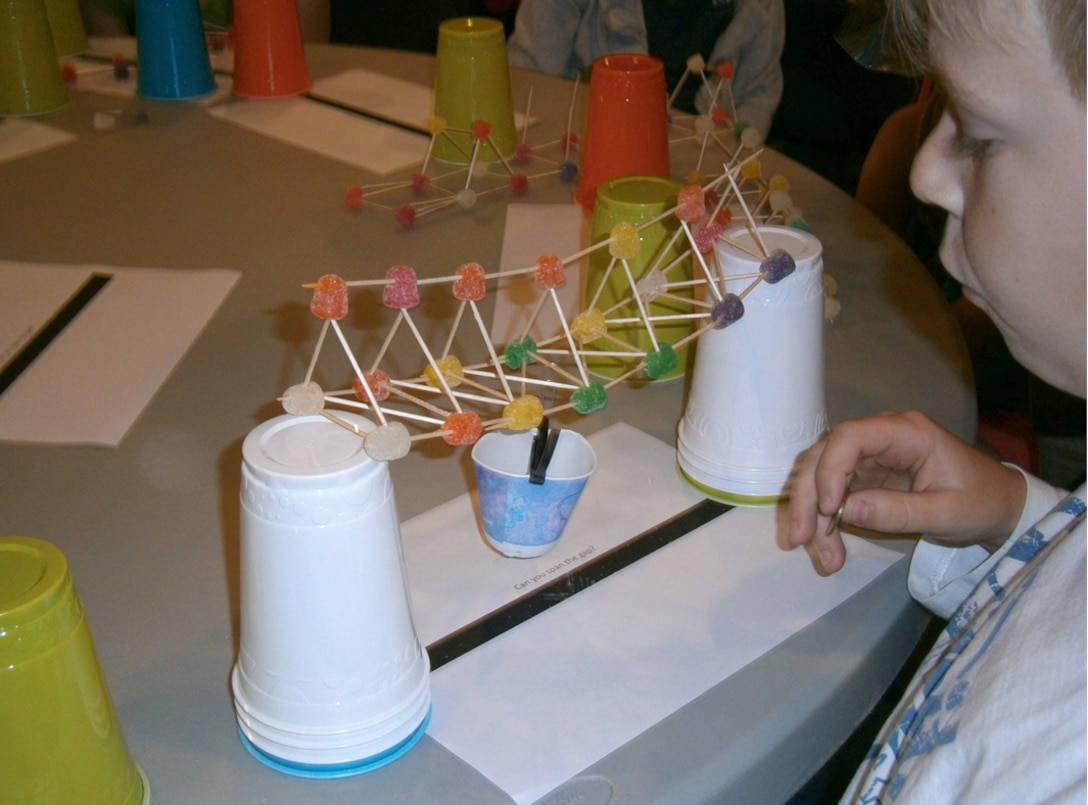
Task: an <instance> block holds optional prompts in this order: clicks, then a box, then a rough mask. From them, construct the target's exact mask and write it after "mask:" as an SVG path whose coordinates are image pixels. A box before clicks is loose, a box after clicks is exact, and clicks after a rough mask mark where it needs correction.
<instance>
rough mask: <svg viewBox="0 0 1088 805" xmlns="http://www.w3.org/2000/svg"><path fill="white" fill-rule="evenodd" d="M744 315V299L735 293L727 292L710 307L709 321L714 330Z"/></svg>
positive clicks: (723, 327) (724, 326) (720, 328)
mask: <svg viewBox="0 0 1088 805" xmlns="http://www.w3.org/2000/svg"><path fill="white" fill-rule="evenodd" d="M743 315H744V300H743V299H741V298H740V297H739V296H737V295H736V294H735V293H727V294H726V295H725V296H724V297H722V301H720V302H718V303H717V304H716V305H714V307H712V308H711V309H710V321H711V323H712V325H713V327H714V329H715V330H722V329H725V328H726V327H728V326H729V325H730V324H733V323H734V322H736V321H738V320H739V319H740V318H741V316H743Z"/></svg>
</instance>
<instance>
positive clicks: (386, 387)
mask: <svg viewBox="0 0 1088 805" xmlns="http://www.w3.org/2000/svg"><path fill="white" fill-rule="evenodd" d="M363 380H364V381H366V388H364V387H363V383H362V382H361V381H360V380H359V378H355V379H354V380H353V381H352V382H351V387H352V389H353V390H354V391H355V398H356V399H357V400H359V401H360V402H370V397H368V396H367V393H366V390H367V388H369V389H370V393H371V394H373V395H374V399H375V400H377V401H378V402H382V401H383V400H388V399H389V394H390V386H391V383H390V380H389V375H388V374H387V373H386V372H384V371H383V370H381V369H375V370H374V371H373V372H363Z"/></svg>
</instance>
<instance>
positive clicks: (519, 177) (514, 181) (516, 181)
mask: <svg viewBox="0 0 1088 805" xmlns="http://www.w3.org/2000/svg"><path fill="white" fill-rule="evenodd" d="M510 192H511V193H513V194H514V195H515V196H524V195H525V194H526V193H527V192H529V177H528V176H526V175H525V174H524V173H512V174H510Z"/></svg>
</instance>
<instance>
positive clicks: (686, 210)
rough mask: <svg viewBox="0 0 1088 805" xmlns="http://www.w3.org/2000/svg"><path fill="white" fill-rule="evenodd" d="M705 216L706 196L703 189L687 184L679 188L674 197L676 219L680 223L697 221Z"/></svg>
mask: <svg viewBox="0 0 1088 805" xmlns="http://www.w3.org/2000/svg"><path fill="white" fill-rule="evenodd" d="M704 215H706V196H705V195H704V194H703V188H701V187H699V186H698V185H693V184H689V185H687V186H686V187H683V188H681V190H680V193H679V194H678V195H677V197H676V217H677V218H679V219H680V220H681V221H687V222H689V223H690V222H691V221H698V220H699V219H700V218H702V217H703V216H704Z"/></svg>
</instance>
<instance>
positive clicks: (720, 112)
mask: <svg viewBox="0 0 1088 805" xmlns="http://www.w3.org/2000/svg"><path fill="white" fill-rule="evenodd" d="M710 119H711V120H713V121H714V125H715V126H728V125H729V112H727V111H726V110H725V108H724V107H721V106H715V107H714V108H713V109H711V110H710Z"/></svg>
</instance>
